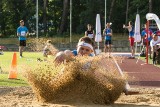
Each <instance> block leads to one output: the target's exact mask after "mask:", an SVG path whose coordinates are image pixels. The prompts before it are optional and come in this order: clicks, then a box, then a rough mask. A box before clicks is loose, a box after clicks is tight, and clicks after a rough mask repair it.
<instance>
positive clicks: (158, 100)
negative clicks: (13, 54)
mask: <svg viewBox="0 0 160 107" xmlns="http://www.w3.org/2000/svg"><path fill="white" fill-rule="evenodd" d="M130 90H131V91H139V94H134V95H125V94H124V93H122V95H121V96H120V98H119V99H118V100H117V101H116V102H115V103H114V104H112V105H97V104H94V103H91V102H81V101H76V102H75V101H74V102H72V101H70V102H67V101H66V102H63V103H60V104H53V103H41V102H38V101H37V99H36V97H35V96H34V93H33V91H32V89H31V87H0V107H160V88H144V87H141V88H134V89H130Z"/></svg>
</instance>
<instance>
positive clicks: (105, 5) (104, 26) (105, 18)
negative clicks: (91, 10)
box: [104, 0, 107, 28]
mask: <svg viewBox="0 0 160 107" xmlns="http://www.w3.org/2000/svg"><path fill="white" fill-rule="evenodd" d="M106 11H107V0H105V23H104V28H105V27H106V16H107V14H106Z"/></svg>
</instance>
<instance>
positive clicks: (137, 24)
mask: <svg viewBox="0 0 160 107" xmlns="http://www.w3.org/2000/svg"><path fill="white" fill-rule="evenodd" d="M140 41H141V35H140V17H139V14H137V15H136V21H135V28H134V42H140Z"/></svg>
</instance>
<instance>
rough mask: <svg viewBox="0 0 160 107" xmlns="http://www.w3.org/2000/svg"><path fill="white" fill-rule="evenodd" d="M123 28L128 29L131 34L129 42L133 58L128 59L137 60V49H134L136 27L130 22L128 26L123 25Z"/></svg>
mask: <svg viewBox="0 0 160 107" xmlns="http://www.w3.org/2000/svg"><path fill="white" fill-rule="evenodd" d="M123 28H127V29H128V32H129V42H130V48H131V56H130V57H128V58H130V59H134V58H135V49H134V27H133V25H132V22H131V21H129V22H128V26H126V25H123Z"/></svg>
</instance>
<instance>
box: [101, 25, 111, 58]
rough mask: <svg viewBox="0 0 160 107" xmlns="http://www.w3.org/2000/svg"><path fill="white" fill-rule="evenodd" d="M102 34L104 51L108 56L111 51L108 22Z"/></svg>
mask: <svg viewBox="0 0 160 107" xmlns="http://www.w3.org/2000/svg"><path fill="white" fill-rule="evenodd" d="M103 36H104V37H105V44H104V52H105V53H106V52H108V54H109V57H110V55H111V52H112V49H111V45H112V29H111V28H110V23H107V24H106V28H105V29H104V30H103Z"/></svg>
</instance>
